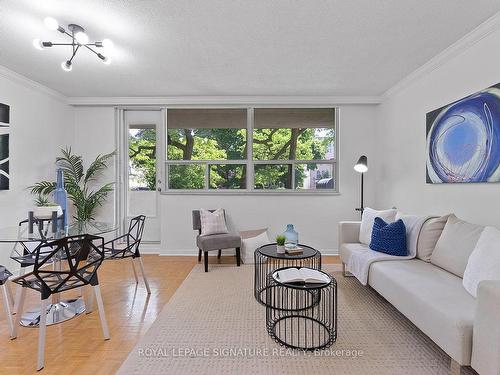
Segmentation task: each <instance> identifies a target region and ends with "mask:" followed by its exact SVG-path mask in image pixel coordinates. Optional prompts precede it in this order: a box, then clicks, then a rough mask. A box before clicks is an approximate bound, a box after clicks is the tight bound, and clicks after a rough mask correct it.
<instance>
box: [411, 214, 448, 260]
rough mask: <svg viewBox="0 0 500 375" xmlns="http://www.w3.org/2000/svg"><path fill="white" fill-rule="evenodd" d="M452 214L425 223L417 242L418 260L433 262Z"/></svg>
mask: <svg viewBox="0 0 500 375" xmlns="http://www.w3.org/2000/svg"><path fill="white" fill-rule="evenodd" d="M449 217H450V214H448V215H444V216H441V217H433V218H430V219H428V220H426V221H425V223H424V225H422V229H421V230H420V235H419V236H418V242H417V258H418V259H421V260H423V261H425V262H430V261H431V256H432V252H433V251H434V248H435V247H436V243H437V242H438V240H439V237H440V236H441V233H442V232H443V229H444V226H445V225H446V222H447V221H448V218H449Z"/></svg>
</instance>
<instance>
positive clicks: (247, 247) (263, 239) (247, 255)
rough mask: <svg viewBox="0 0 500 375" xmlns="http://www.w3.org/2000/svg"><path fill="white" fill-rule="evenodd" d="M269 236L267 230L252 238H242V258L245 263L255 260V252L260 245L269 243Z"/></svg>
mask: <svg viewBox="0 0 500 375" xmlns="http://www.w3.org/2000/svg"><path fill="white" fill-rule="evenodd" d="M270 242H271V241H269V237H268V236H267V230H266V231H265V232H263V233H261V234H259V235H258V236H255V237H250V238H242V240H241V259H242V260H243V263H245V264H251V263H253V262H254V257H253V255H254V252H255V250H257V249H258V248H259V247H261V246H264V245H267V244H269V243H270Z"/></svg>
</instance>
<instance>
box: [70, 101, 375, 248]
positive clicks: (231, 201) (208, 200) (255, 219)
mask: <svg viewBox="0 0 500 375" xmlns="http://www.w3.org/2000/svg"><path fill="white" fill-rule="evenodd" d="M339 116H340V120H339V141H340V144H339V152H340V156H339V161H340V163H339V165H340V176H339V182H340V195H336V196H311V195H307V196H297V195H294V196H277V195H268V196H256V195H231V196H221V195H162V196H161V197H160V209H161V214H162V228H163V229H162V233H161V244H160V245H159V246H158V247H157V249H158V251H160V252H162V253H165V254H195V253H196V251H195V249H196V245H195V232H194V231H193V230H192V229H191V210H193V209H197V208H200V207H206V208H216V207H224V208H225V209H226V210H227V213H228V220H229V224H230V226H231V227H232V228H233V229H235V230H245V229H255V228H262V227H269V229H270V233H271V234H272V235H273V236H274V235H276V234H277V233H281V232H282V231H283V230H284V227H285V225H286V224H287V223H293V224H295V226H296V228H297V230H298V232H299V234H300V240H301V241H302V242H304V243H307V244H311V245H312V246H315V247H317V248H319V249H322V250H328V251H336V250H337V223H338V221H339V220H349V219H356V218H358V217H359V215H358V214H357V213H356V212H355V211H354V208H355V207H358V205H359V178H360V176H359V174H357V173H355V172H354V170H353V165H354V163H355V162H356V160H357V158H358V157H359V155H361V154H363V153H364V154H366V155H367V156H368V158H369V159H370V158H371V156H372V155H373V153H374V151H375V147H376V145H375V143H374V141H373V140H374V137H375V130H376V126H375V116H376V107H375V106H372V105H346V106H342V107H341V108H340V112H339ZM75 124H76V128H75V147H77V146H76V145H77V144H78V143H82V142H83V143H85V144H86V145H88V147H87V146H85V147H84V149H82V150H81V151H79V152H80V153H82V154H84V155H89V156H95V154H96V153H99V152H101V153H102V152H107V151H108V150H109V149H110V148H111V145H114V138H113V137H114V124H115V123H114V110H113V108H111V107H80V108H76V109H75ZM94 137H95V138H96V139H93V138H94ZM76 149H78V150H80V146H78V148H76ZM372 180H373V178H372V177H371V175H370V173H368V174H367V175H366V179H365V181H366V198H365V202H366V203H367V204H370V203H372V204H373V202H374V194H375V193H374V188H375V186H374V181H372ZM111 209H112V207H111V206H109V207H108V206H107V207H106V208H105V209H104V210H102V213H103V215H111ZM110 217H111V216H110ZM155 250H156V249H155Z"/></svg>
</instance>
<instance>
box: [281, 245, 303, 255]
mask: <svg viewBox="0 0 500 375" xmlns="http://www.w3.org/2000/svg"><path fill="white" fill-rule="evenodd" d="M285 252H286V253H288V254H301V253H302V252H304V248H302V247H300V246H297V245H288V246H287V245H285Z"/></svg>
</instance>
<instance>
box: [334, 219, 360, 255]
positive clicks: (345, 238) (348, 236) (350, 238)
mask: <svg viewBox="0 0 500 375" xmlns="http://www.w3.org/2000/svg"><path fill="white" fill-rule="evenodd" d="M360 227H361V221H341V222H339V235H338V239H339V243H338V246H339V247H338V248H339V250H340V245H341V244H343V243H349V242H350V243H352V242H359V228H360Z"/></svg>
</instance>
